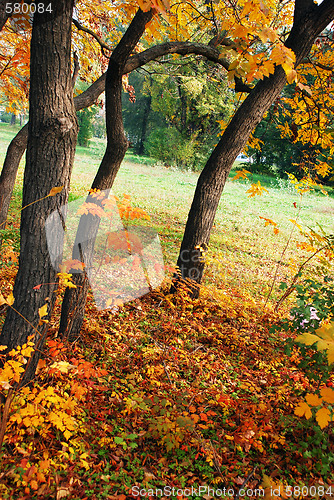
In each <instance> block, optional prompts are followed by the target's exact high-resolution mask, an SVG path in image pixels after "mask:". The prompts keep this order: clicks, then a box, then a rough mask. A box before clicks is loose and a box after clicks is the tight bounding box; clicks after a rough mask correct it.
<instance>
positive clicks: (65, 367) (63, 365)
mask: <svg viewBox="0 0 334 500" xmlns="http://www.w3.org/2000/svg"><path fill="white" fill-rule="evenodd" d="M50 368H56V369H57V370H59V371H60V372H61V373H68V372H69V370H71V369H72V368H75V365H71V364H70V363H68V362H67V361H58V362H56V363H53V364H52V365H51V367H50Z"/></svg>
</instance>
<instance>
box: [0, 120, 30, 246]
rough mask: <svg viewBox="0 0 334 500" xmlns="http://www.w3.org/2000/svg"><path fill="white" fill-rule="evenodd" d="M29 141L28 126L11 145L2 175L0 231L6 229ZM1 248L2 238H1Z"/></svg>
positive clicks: (0, 184)
mask: <svg viewBox="0 0 334 500" xmlns="http://www.w3.org/2000/svg"><path fill="white" fill-rule="evenodd" d="M27 141H28V124H26V125H25V126H24V127H23V128H21V130H20V131H19V132H18V133H17V134H16V136H15V137H14V139H13V140H12V142H11V143H10V144H9V146H8V149H7V154H6V158H5V162H4V164H3V168H2V171H1V175H0V229H5V227H6V221H7V216H8V209H9V204H10V200H11V197H12V194H13V189H14V184H15V179H16V175H17V171H18V167H19V165H20V161H21V158H22V156H23V153H24V152H25V150H26V147H27ZM0 248H1V237H0Z"/></svg>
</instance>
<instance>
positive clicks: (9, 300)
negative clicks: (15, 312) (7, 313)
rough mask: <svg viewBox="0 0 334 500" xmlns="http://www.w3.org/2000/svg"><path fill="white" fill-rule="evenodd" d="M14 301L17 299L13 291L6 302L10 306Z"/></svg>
mask: <svg viewBox="0 0 334 500" xmlns="http://www.w3.org/2000/svg"><path fill="white" fill-rule="evenodd" d="M14 301H15V298H14V295H13V294H12V293H11V294H10V295H8V297H7V301H6V302H7V304H8V305H9V306H12V305H13V304H14Z"/></svg>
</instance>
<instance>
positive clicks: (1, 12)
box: [0, 0, 14, 31]
mask: <svg viewBox="0 0 334 500" xmlns="http://www.w3.org/2000/svg"><path fill="white" fill-rule="evenodd" d="M7 3H11V4H12V5H13V4H14V2H8V0H0V31H1V30H2V28H3V27H4V26H5V24H6V22H7V19H8V18H9V17H10V15H9V14H8V13H6V4H7Z"/></svg>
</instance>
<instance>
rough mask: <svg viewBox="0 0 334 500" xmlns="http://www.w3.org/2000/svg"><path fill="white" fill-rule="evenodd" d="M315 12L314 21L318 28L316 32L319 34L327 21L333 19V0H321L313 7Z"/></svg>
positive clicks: (325, 26) (326, 24)
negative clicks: (321, 0)
mask: <svg viewBox="0 0 334 500" xmlns="http://www.w3.org/2000/svg"><path fill="white" fill-rule="evenodd" d="M296 1H297V0H296ZM299 1H300V0H299ZM315 12H316V17H315V23H316V26H317V28H318V34H320V33H321V32H322V31H323V30H324V29H325V28H327V26H328V25H329V23H330V22H332V21H333V19H334V2H333V0H323V2H322V3H321V4H320V5H318V6H317V7H315Z"/></svg>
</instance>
